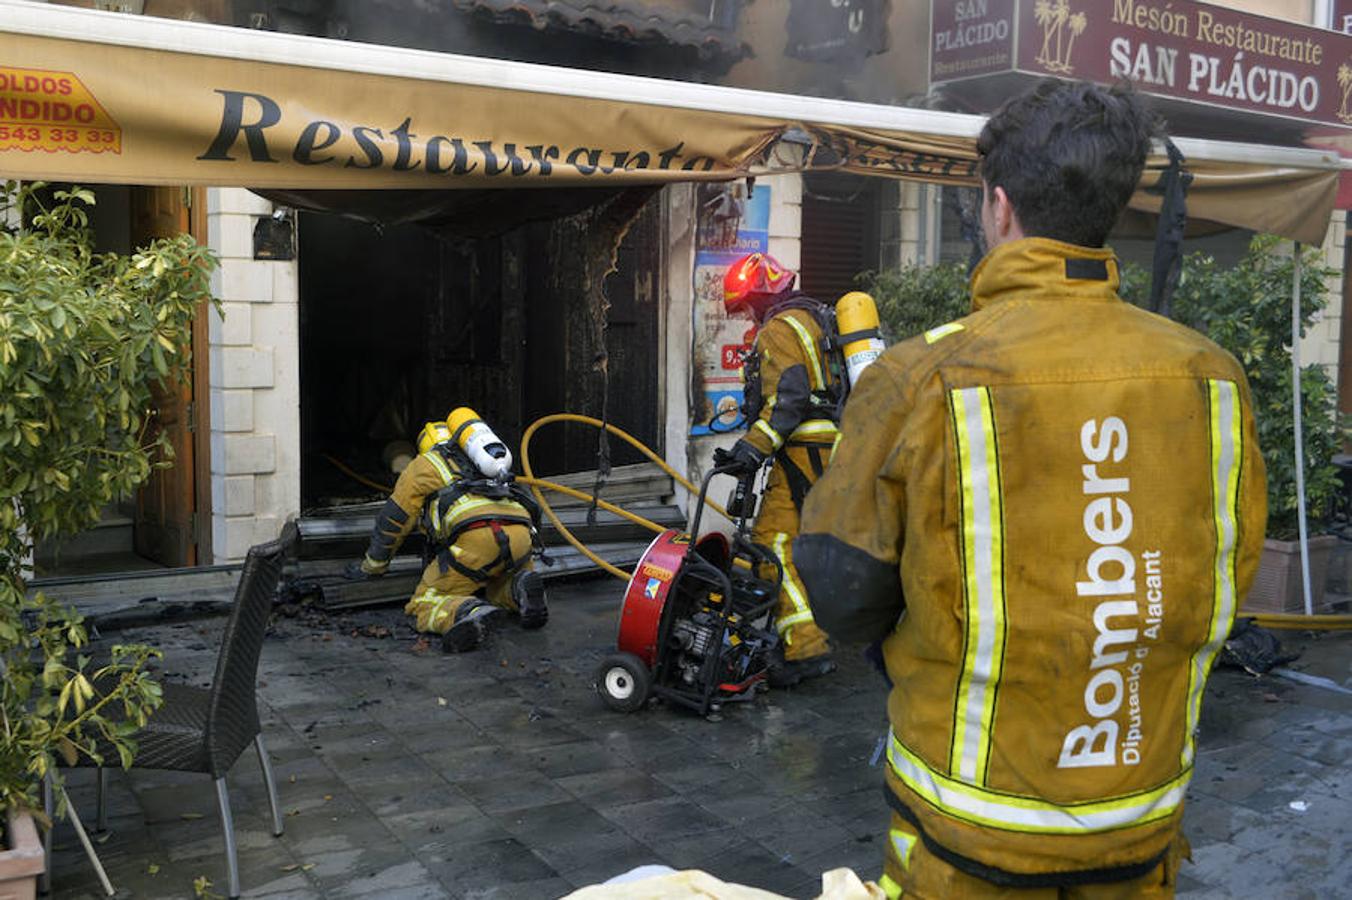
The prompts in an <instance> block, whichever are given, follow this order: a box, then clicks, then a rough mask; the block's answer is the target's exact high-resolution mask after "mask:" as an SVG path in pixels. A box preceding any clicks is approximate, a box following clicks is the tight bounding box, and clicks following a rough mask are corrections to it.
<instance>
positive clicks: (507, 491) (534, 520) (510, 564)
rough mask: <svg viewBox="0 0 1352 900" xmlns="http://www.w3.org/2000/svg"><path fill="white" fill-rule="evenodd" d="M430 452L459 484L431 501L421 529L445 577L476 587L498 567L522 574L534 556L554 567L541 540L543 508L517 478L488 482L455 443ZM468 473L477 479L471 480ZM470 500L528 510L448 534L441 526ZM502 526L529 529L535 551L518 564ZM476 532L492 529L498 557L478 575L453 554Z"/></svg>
mask: <svg viewBox="0 0 1352 900" xmlns="http://www.w3.org/2000/svg"><path fill="white" fill-rule="evenodd" d="M432 449H433V451H434V452H436V453H438V454H439V455H440V456H441V458H442V459H444V460H445V461H446V462H447V463H448V464H449V465H450V466H451V467H452V469H453V471H454V472H455V473H456V478H455V479H454V480H453V481H451V483H450V484H448V485H446V486H445V487H443V488H440V489H439V490H438V491H437V492H436V493H434V494H432V495H431V496H430V497H428V498H427V502H426V503H425V504H424V505H423V511H422V521H421V524H422V528H423V533H424V534H426V535H427V546H428V553H429V555H430V556H433V557H435V558H436V560H437V562H438V563H439V564H440V566H441V570H442V571H443V572H445V571H446V570H448V569H454V570H455V571H457V572H459V573H460V574H461V575H464V576H465V577H467V578H472V579H474V580H475V581H487V580H488V579H489V578H490V577H491V575H492V572H493V570H494V569H496V568H497V567H498V566H499V565H502V566H503V567H504V570H505V571H509V572H510V571H513V570H515V569H516V568H518V567H519V566H520V565H521V564H522V563H524V562H525V561H526V560H527V559H529V558H530V557H531V556H536V557H539V558H541V560H542V561H544V562H546V564H549V562H550V561H549V560H547V559H545V549H544V543H543V542H542V541H541V538H540V523H541V513H540V505H539V504H538V503H536V502H535V498H534V497H533V496H531V493H530V491H528V490H526V489H525V488H524V487H522V486H521V485H519V484H517V483H516V480H515V477H514V476H513V475H512V474H511V473H510V472H508V473H507V475H506V476H505V477H499V478H489V477H487V476H485V475H483V474H482V473H481V472H480V471H479V468H478V466H476V465H475V464H474V462H473V461H472V460H471V459H470V457H469V455H468V454H467V453H465V451H464V450H462V449H461V448H460V446H459V444H457V443H456V440H455V439H454V438H452V439H451V440H449V441H445V442H443V443H440V444H437V445H436V446H435V447H433V448H432ZM466 473H473V474H472V475H467V474H466ZM466 496H474V497H478V498H482V499H484V500H489V501H493V502H497V503H515V504H517V505H519V506H521V507H522V508H523V509H524V510H525V512H526V515H525V516H519V515H516V516H514V515H511V514H503V513H502V512H501V511H498V512H492V513H487V514H485V515H481V516H469V517H467V518H465V519H464V520H463V521H460V522H457V523H456V524H455V526H454V527H453V528H451V529H450V530H449V531H447V530H445V529H444V528H443V527H442V523H443V522H445V520H446V518H447V517H448V516H449V515H450V514H451V513H452V511H453V509H454V507H455V505H456V504H457V503H459V502H460V501H461V500H462V499H464V498H465V497H466ZM504 525H525V526H527V527H528V528H529V529H530V535H531V549H530V552H529V553H527V554H526V555H525V556H523V557H521V558H520V559H516V558H514V557H513V556H512V547H511V541H510V540H509V539H508V537H507V532H506V531H504V530H503V527H502V526H504ZM474 528H488V529H490V530H491V531H492V532H493V538H494V540H495V541H496V542H497V545H498V555H497V556H496V557H494V558H493V559H492V560H490V561H489V562H488V563H486V564H485V565H484V566H483V567H481V568H478V569H474V568H471V567H469V566H467V565H465V564H464V563H462V562H460V560H458V559H456V557H455V553H454V551H453V550H452V549H451V548H452V547H453V546H454V545H455V542H456V540H458V539H459V537H460V535H462V534H464V533H465V532H466V531H469V530H471V529H474Z"/></svg>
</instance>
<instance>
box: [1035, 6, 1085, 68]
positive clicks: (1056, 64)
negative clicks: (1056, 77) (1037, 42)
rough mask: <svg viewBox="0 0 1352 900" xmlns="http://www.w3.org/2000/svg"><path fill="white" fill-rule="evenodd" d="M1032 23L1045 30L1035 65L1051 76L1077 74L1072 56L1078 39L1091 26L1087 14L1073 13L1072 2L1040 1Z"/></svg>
mask: <svg viewBox="0 0 1352 900" xmlns="http://www.w3.org/2000/svg"><path fill="white" fill-rule="evenodd" d="M1033 19H1034V20H1035V21H1036V22H1037V23H1038V24H1039V25H1041V26H1042V49H1041V50H1040V51H1039V52H1038V55H1037V56H1036V57H1034V61H1035V62H1037V63H1038V64H1039V65H1040V66H1042V67H1043V68H1044V69H1046V70H1047V71H1048V72H1056V73H1058V74H1061V75H1069V74H1071V73H1072V72H1074V71H1075V68H1074V67H1073V66H1072V65H1071V64H1070V54H1071V51H1072V50H1073V49H1074V47H1075V39H1076V38H1077V37H1079V36H1080V35H1082V34H1084V29H1085V26H1087V25H1088V24H1089V20H1088V18H1086V17H1085V14H1084V13H1082V12H1077V13H1072V12H1071V11H1070V3H1069V0H1037V2H1036V3H1034V4H1033Z"/></svg>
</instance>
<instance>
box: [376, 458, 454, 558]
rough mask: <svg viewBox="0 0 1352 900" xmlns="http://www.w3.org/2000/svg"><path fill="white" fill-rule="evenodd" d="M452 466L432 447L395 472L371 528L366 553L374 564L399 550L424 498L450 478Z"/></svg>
mask: <svg viewBox="0 0 1352 900" xmlns="http://www.w3.org/2000/svg"><path fill="white" fill-rule="evenodd" d="M457 477H459V475H458V470H457V469H456V468H455V465H454V464H453V463H451V462H449V461H448V460H447V459H446V458H445V457H443V456H442V455H441V454H440V453H439V452H438V451H437V450H436V449H435V448H433V449H431V450H428V451H427V452H426V453H420V454H418V456H416V457H415V458H414V459H413V461H412V462H410V463H409V464H408V465H407V466H406V467H405V468H404V471H402V472H400V473H399V480H398V481H396V482H395V483H394V490H393V491H392V492H391V493H390V497H389V499H388V500H386V501H385V505H384V506H382V507H381V509H380V512H379V513H377V514H376V525H375V529H374V530H373V531H372V533H371V544H370V547H369V548H368V549H367V551H366V555H367V556H368V557H370V558H371V559H372V560H374V561H376V562H378V563H387V562H389V561H390V559H392V558H393V557H394V554H395V553H397V552H399V546H400V545H401V544H402V543H403V542H404V538H406V537H408V534H409V532H410V531H412V530H413V528H414V526H415V525H417V524H418V517H419V516H420V515H421V514H422V510H423V504H424V503H426V502H427V498H428V497H431V496H432V495H434V494H435V493H436V492H437V491H439V490H441V489H442V488H444V487H445V486H446V485H448V484H450V483H451V482H452V481H454V480H455V479H456V478H457Z"/></svg>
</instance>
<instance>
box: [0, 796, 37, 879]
mask: <svg viewBox="0 0 1352 900" xmlns="http://www.w3.org/2000/svg"><path fill="white" fill-rule="evenodd" d="M6 818H7V819H8V822H7V824H6V826H5V841H4V849H3V850H0V900H33V898H34V897H35V896H37V891H38V876H39V875H41V874H42V868H43V857H42V839H41V838H40V837H38V828H37V825H36V824H34V822H33V817H32V816H31V815H29V814H28V813H26V812H17V811H15V810H12V809H11V810H9V811H8V813H7V816H6Z"/></svg>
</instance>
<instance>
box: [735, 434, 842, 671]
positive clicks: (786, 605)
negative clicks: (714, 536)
mask: <svg viewBox="0 0 1352 900" xmlns="http://www.w3.org/2000/svg"><path fill="white" fill-rule="evenodd" d="M830 452H831V446H830V445H829V444H823V445H818V446H813V447H803V446H798V445H791V446H789V447H786V448H785V449H783V450H781V451H780V452H779V454H777V455H776V456H775V463H774V466H773V467H771V469H770V478H769V480H768V482H767V484H766V485H765V496H764V497H763V498H761V507H760V512H759V513H758V514H757V516H756V524H755V526H754V527H753V528H752V529H751V539H752V540H753V541H755V542H756V543H758V544H763V545H764V546H766V547H769V548H770V550H772V551H773V552H774V554H775V556H777V557H779V561H780V563H781V564H782V565H783V567H784V584H783V586H782V587H781V588H780V591H779V609H778V610H777V612H776V615H775V627H776V629H777V630H778V631H779V637H780V640H781V641H783V643H784V658H785V659H788V660H800V659H811V658H812V657H814V656H821V655H822V654H824V653H826V652H827V651H828V650H829V649H830V648H829V647H828V646H827V643H826V634H825V632H823V631H822V630H821V629H820V628H818V627H817V623H816V622H815V621H814V620H813V618H812V610H811V609H810V608H808V604H807V593H806V592H805V591H804V590H803V583H802V581H800V580H799V578H798V571H797V570H796V569H794V567H793V551H792V549H791V546H792V544H793V539H794V538H795V537H797V536H798V516H799V511H800V509H801V508H802V502H803V496H804V495H806V494H807V489H808V488H809V487H811V486H812V484H814V483H815V482H816V480H817V476H818V475H820V474H821V468H820V467H821V466H822V465H824V464H825V461H826V459H827V457H828V456H829V455H830ZM784 456H787V457H788V459H787V463H788V465H785V462H786V461H785V460H784V459H783V457H784ZM789 466H792V467H793V469H792V470H789ZM795 501H796V502H795Z"/></svg>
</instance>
